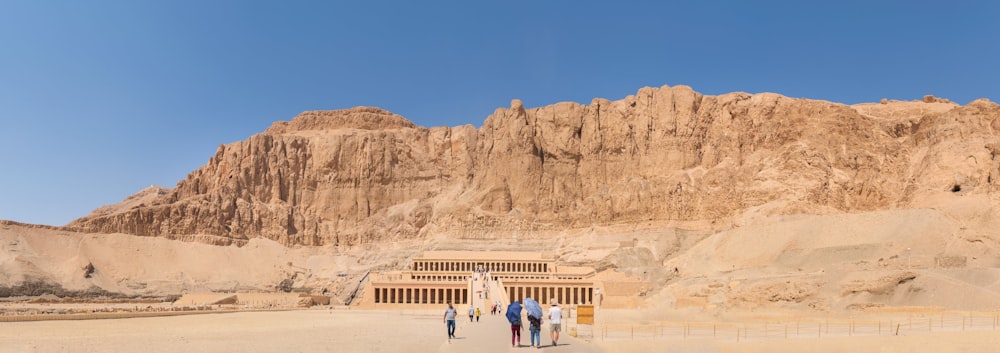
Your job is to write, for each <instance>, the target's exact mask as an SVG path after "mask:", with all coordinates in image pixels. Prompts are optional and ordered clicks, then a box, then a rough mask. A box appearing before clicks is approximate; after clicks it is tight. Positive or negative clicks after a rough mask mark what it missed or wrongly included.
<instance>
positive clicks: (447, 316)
mask: <svg viewBox="0 0 1000 353" xmlns="http://www.w3.org/2000/svg"><path fill="white" fill-rule="evenodd" d="M455 316H458V310H455V307H454V306H451V302H448V308H447V309H444V323H445V325H446V326H447V327H448V343H451V339H452V338H455Z"/></svg>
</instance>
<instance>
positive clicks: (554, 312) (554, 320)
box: [549, 298, 562, 346]
mask: <svg viewBox="0 0 1000 353" xmlns="http://www.w3.org/2000/svg"><path fill="white" fill-rule="evenodd" d="M549 302H550V303H552V307H551V308H549V337H550V338H552V345H553V346H555V345H558V344H559V330H560V329H561V328H562V327H561V326H562V325H561V323H562V309H560V308H559V303H558V302H556V299H555V298H552V300H550V301H549Z"/></svg>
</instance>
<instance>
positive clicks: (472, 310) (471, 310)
mask: <svg viewBox="0 0 1000 353" xmlns="http://www.w3.org/2000/svg"><path fill="white" fill-rule="evenodd" d="M475 314H476V310H475V309H473V308H472V305H469V322H472V316H473V315H475Z"/></svg>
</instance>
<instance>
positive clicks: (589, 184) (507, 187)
mask: <svg viewBox="0 0 1000 353" xmlns="http://www.w3.org/2000/svg"><path fill="white" fill-rule="evenodd" d="M998 135H1000V105H997V104H995V103H992V102H989V101H987V100H977V101H974V102H971V103H969V104H968V105H965V106H960V105H958V104H955V103H952V102H949V101H947V100H942V99H936V98H934V97H925V99H924V100H923V101H883V102H881V103H873V104H859V105H854V106H849V105H844V104H838V103H833V102H827V101H819V100H809V99H797V98H788V97H784V96H781V95H777V94H772V93H763V94H747V93H729V94H724V95H720V96H709V95H702V94H700V93H698V92H695V91H693V90H692V89H691V88H689V87H686V86H676V87H666V86H664V87H661V88H643V89H640V90H639V91H638V92H637V93H636V94H635V95H630V96H628V97H626V98H625V99H622V100H617V101H610V100H606V99H594V100H593V101H592V102H591V103H590V104H589V105H581V104H577V103H558V104H554V105H551V106H545V107H540V108H525V107H524V106H523V104H522V103H521V102H520V101H518V100H514V101H513V102H511V106H510V107H509V108H500V109H497V110H496V111H495V112H494V113H493V114H492V115H490V116H489V117H488V118H487V119H486V121H485V122H484V123H483V125H482V127H481V128H479V129H476V128H475V127H473V126H471V125H466V126H458V127H434V128H425V127H420V126H416V125H415V124H413V123H412V122H410V121H408V120H406V119H405V118H403V117H401V116H399V115H395V114H392V113H390V112H387V111H385V110H382V109H378V108H372V107H358V108H352V109H346V110H337V111H310V112H304V113H302V114H300V115H299V116H296V117H295V118H294V119H292V120H291V121H288V122H277V123H275V124H274V125H272V126H271V127H270V128H268V129H267V130H266V131H264V132H263V133H260V134H257V135H254V136H251V137H250V138H248V139H247V140H245V141H241V142H236V143H232V144H227V145H222V146H220V147H219V149H218V151H216V153H215V155H214V156H212V157H211V158H210V159H209V161H208V163H207V164H205V165H204V166H203V167H201V168H199V169H198V170H195V171H194V172H192V173H191V174H189V175H188V176H187V178H185V179H184V180H182V181H180V182H179V183H178V184H177V186H176V187H175V188H173V189H170V190H164V191H156V192H153V193H150V192H146V193H144V194H143V195H142V197H133V198H130V200H132V201H135V200H142V202H138V203H137V202H132V203H130V204H129V205H127V206H124V207H123V206H121V205H119V206H117V207H104V208H102V209H100V210H98V211H95V212H94V213H93V214H91V215H88V216H86V217H83V218H80V219H77V220H75V221H73V222H72V223H71V224H70V226H71V227H76V228H78V229H80V230H82V231H84V232H96V233H127V234H134V235H140V236H155V237H166V238H170V239H182V240H198V241H204V242H208V243H212V244H220V245H224V244H238V245H242V244H245V243H246V242H247V241H248V240H249V239H252V238H255V237H265V238H268V239H272V240H275V241H278V242H279V243H282V244H285V245H286V246H293V245H307V246H315V245H347V246H350V245H358V244H366V243H373V242H384V241H392V240H398V239H411V238H421V237H429V236H432V235H440V234H445V235H449V236H456V237H463V236H464V237H467V236H472V235H474V234H472V233H475V232H478V231H482V230H483V229H494V230H496V229H499V230H505V231H511V230H517V231H520V230H528V231H532V230H546V229H549V230H551V229H566V228H581V227H589V226H593V225H600V226H607V225H615V224H628V223H634V222H639V221H694V222H720V223H727V224H732V223H736V222H739V220H740V219H746V218H747V217H748V215H752V214H762V215H776V214H801V213H808V214H830V213H845V212H856V211H873V210H887V209H901V208H919V207H924V206H925V205H927V204H928V203H927V202H929V201H928V200H933V199H936V198H940V197H944V196H945V195H958V194H962V195H967V194H983V195H987V196H988V197H989V199H991V200H993V201H992V203H993V204H996V203H997V201H998V197H997V196H996V194H997V193H996V191H997V190H998V184H1000V159H998V158H997V156H998V154H1000V138H998V137H1000V136H998ZM126 201H127V202H128V201H129V200H126ZM470 234H472V235H470Z"/></svg>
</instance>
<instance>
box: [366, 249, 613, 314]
mask: <svg viewBox="0 0 1000 353" xmlns="http://www.w3.org/2000/svg"><path fill="white" fill-rule="evenodd" d="M594 275H595V272H594V269H592V268H589V267H572V266H557V265H556V263H555V258H554V257H553V256H548V255H546V254H542V253H531V252H503V251H428V252H425V253H424V254H423V255H421V256H419V257H416V258H414V259H413V260H412V262H411V264H410V266H409V269H408V270H405V271H392V272H382V273H376V274H373V275H372V276H371V280H370V281H369V282H368V283H367V284H366V286H365V296H364V300H363V301H362V305H366V306H367V305H373V306H375V307H395V306H398V305H404V306H414V307H417V306H424V305H433V306H440V305H443V304H445V303H452V304H456V305H472V306H477V307H483V306H485V307H488V306H490V305H492V304H493V303H499V304H504V305H506V304H508V303H510V302H512V301H522V300H523V299H524V298H525V297H531V298H534V299H535V300H537V301H538V302H539V303H541V304H549V303H550V302H551V301H552V300H556V301H558V302H559V303H561V304H570V305H573V304H593V303H594V302H595V298H596V297H598V296H599V294H597V293H599V288H598V285H599V283H595V281H594V279H593V277H594Z"/></svg>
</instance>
